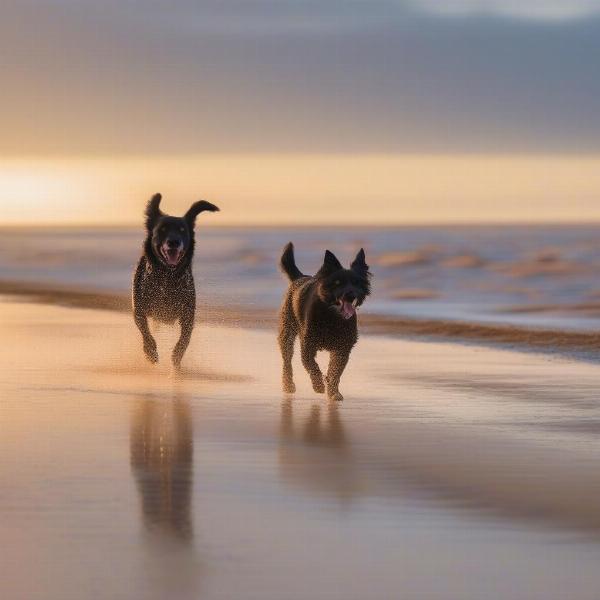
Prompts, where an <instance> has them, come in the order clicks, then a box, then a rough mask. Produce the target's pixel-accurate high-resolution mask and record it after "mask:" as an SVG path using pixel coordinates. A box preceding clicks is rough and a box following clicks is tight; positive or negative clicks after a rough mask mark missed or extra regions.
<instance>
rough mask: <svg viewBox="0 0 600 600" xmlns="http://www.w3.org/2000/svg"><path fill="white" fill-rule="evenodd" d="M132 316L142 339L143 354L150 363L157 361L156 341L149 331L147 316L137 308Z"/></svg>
mask: <svg viewBox="0 0 600 600" xmlns="http://www.w3.org/2000/svg"><path fill="white" fill-rule="evenodd" d="M133 317H134V320H135V324H136V325H137V328H138V329H139V330H140V333H141V334H142V338H143V339H144V354H145V355H146V358H147V359H148V360H149V361H150V362H151V363H156V362H158V351H157V349H156V341H155V340H154V338H153V337H152V334H151V333H150V328H149V327H148V317H147V316H146V315H145V314H144V313H142V312H140V311H137V310H136V311H135V312H134V316H133Z"/></svg>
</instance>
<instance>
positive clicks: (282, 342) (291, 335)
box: [277, 326, 297, 394]
mask: <svg viewBox="0 0 600 600" xmlns="http://www.w3.org/2000/svg"><path fill="white" fill-rule="evenodd" d="M296 335H297V333H296V332H295V331H294V330H293V329H291V328H290V327H285V326H283V327H281V328H280V330H279V336H278V338H277V339H278V341H279V349H280V350H281V358H282V360H283V378H282V385H283V391H284V392H285V393H286V394H293V393H294V392H295V391H296V385H295V384H294V372H293V369H292V357H293V356H294V342H295V341H296Z"/></svg>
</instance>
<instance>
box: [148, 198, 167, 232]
mask: <svg viewBox="0 0 600 600" xmlns="http://www.w3.org/2000/svg"><path fill="white" fill-rule="evenodd" d="M161 200H162V196H161V195H160V194H154V196H152V198H150V200H148V204H146V229H147V230H148V231H152V229H153V228H154V223H156V219H158V218H159V217H162V215H163V213H162V211H161V210H160V208H159V205H160V201H161Z"/></svg>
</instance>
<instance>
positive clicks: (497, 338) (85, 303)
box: [0, 280, 600, 360]
mask: <svg viewBox="0 0 600 600" xmlns="http://www.w3.org/2000/svg"><path fill="white" fill-rule="evenodd" d="M0 295H4V296H13V297H14V296H19V297H21V298H22V299H24V300H26V301H27V302H32V303H38V304H49V305H55V306H65V307H73V308H84V309H96V310H107V311H112V312H121V313H127V312H129V311H130V308H131V299H130V295H129V294H123V293H119V292H109V291H103V290H95V289H90V288H84V287H77V286H65V285H60V284H50V283H33V282H27V281H19V280H0ZM198 313H199V314H200V321H202V322H205V323H207V324H210V325H221V326H228V327H242V328H245V329H275V328H276V326H277V311H276V309H272V308H265V309H263V308H257V307H243V306H237V305H231V306H225V305H209V304H207V303H203V302H199V303H198ZM359 322H360V331H361V333H363V334H367V335H381V336H388V337H390V336H391V337H394V338H417V339H424V340H427V339H432V340H434V341H436V342H440V341H450V342H463V343H472V344H473V343H474V344H481V345H484V346H493V347H498V346H506V347H508V348H510V349H511V350H517V351H518V350H521V349H522V350H528V351H532V350H533V351H538V352H544V353H572V352H575V353H584V354H585V359H587V360H590V359H598V358H600V333H596V332H589V333H588V332H579V331H564V330H555V329H542V328H532V327H517V326H514V325H495V324H482V323H469V322H465V321H454V320H444V319H415V318H408V317H393V316H388V315H379V314H374V313H366V314H362V315H359ZM574 358H581V356H575V357H574Z"/></svg>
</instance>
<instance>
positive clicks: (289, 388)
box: [282, 381, 296, 394]
mask: <svg viewBox="0 0 600 600" xmlns="http://www.w3.org/2000/svg"><path fill="white" fill-rule="evenodd" d="M282 387H283V391H284V393H286V394H294V393H295V392H296V384H295V383H294V382H293V381H284V382H283V386H282Z"/></svg>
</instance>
